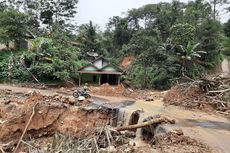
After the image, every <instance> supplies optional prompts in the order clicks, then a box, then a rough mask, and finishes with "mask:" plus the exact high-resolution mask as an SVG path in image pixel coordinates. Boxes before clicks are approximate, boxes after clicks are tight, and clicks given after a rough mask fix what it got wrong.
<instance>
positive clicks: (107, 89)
mask: <svg viewBox="0 0 230 153" xmlns="http://www.w3.org/2000/svg"><path fill="white" fill-rule="evenodd" d="M90 90H91V92H92V93H93V94H97V95H102V96H124V95H126V94H127V90H126V89H125V87H124V86H123V85H122V84H120V85H118V86H111V85H109V84H108V83H106V84H103V85H101V86H100V87H90Z"/></svg>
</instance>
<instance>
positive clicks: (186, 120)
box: [0, 84, 230, 153]
mask: <svg viewBox="0 0 230 153" xmlns="http://www.w3.org/2000/svg"><path fill="white" fill-rule="evenodd" d="M0 90H11V91H13V92H18V93H27V92H30V91H36V92H40V93H41V94H43V95H49V96H50V95H55V94H57V93H60V92H58V90H54V89H53V90H52V89H47V90H44V89H33V88H24V87H16V86H11V85H3V84H1V85H0ZM154 94H155V95H157V94H159V95H162V93H161V92H159V93H156V92H155V93H154ZM63 95H65V96H71V93H70V94H69V95H68V94H67V95H66V94H63ZM156 97H157V96H156ZM97 98H99V99H100V98H101V99H104V100H105V102H107V103H112V104H115V105H119V104H120V103H124V102H125V101H133V99H130V98H126V97H109V96H97ZM122 109H123V110H124V111H130V112H132V111H135V110H142V111H143V112H144V114H145V116H151V115H156V114H164V115H166V116H169V117H170V118H173V119H176V124H175V125H174V126H166V128H169V129H170V128H181V129H182V130H183V131H184V134H185V135H187V136H190V137H192V138H195V139H197V140H200V141H201V142H203V143H205V144H207V145H208V146H210V147H212V148H213V149H214V151H215V152H220V153H229V152H230V121H229V120H228V119H226V118H223V117H221V116H218V115H216V114H209V113H205V112H202V111H197V110H193V111H191V110H186V109H183V108H180V107H176V106H167V107H166V106H164V103H163V102H162V98H159V99H154V101H152V102H146V101H143V100H140V101H137V102H135V103H134V104H132V105H128V106H124V107H123V108H122ZM127 114H128V115H127V116H126V117H127V118H129V117H130V113H127Z"/></svg>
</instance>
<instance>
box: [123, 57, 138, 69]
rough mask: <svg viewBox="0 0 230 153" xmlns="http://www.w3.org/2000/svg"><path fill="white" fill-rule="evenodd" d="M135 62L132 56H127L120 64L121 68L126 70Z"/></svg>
mask: <svg viewBox="0 0 230 153" xmlns="http://www.w3.org/2000/svg"><path fill="white" fill-rule="evenodd" d="M134 60H135V57H134V56H127V57H124V58H123V60H122V62H121V66H122V67H124V68H128V67H129V66H130V64H132V63H133V62H134Z"/></svg>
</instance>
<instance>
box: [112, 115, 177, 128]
mask: <svg viewBox="0 0 230 153" xmlns="http://www.w3.org/2000/svg"><path fill="white" fill-rule="evenodd" d="M162 123H170V124H175V120H172V119H168V118H166V117H160V118H157V119H152V120H149V121H147V122H144V123H141V124H134V125H129V126H124V127H118V128H116V129H115V130H116V131H125V130H133V129H138V128H143V127H146V126H150V125H152V124H162Z"/></svg>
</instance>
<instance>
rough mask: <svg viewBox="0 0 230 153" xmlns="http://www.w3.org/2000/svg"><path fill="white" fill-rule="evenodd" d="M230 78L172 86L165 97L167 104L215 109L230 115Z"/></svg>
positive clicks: (205, 79) (208, 109)
mask: <svg viewBox="0 0 230 153" xmlns="http://www.w3.org/2000/svg"><path fill="white" fill-rule="evenodd" d="M229 101H230V79H228V78H220V77H215V78H212V79H207V78H203V79H201V80H198V81H194V82H188V83H183V84H181V85H178V86H177V87H174V88H172V89H171V90H170V91H169V92H168V93H167V95H166V96H165V98H164V102H165V103H166V104H172V105H178V106H184V107H186V108H197V109H201V110H205V111H215V112H216V113H221V114H224V115H226V116H227V117H230V102H229Z"/></svg>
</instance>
